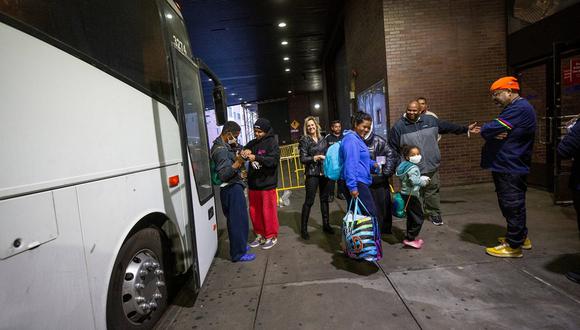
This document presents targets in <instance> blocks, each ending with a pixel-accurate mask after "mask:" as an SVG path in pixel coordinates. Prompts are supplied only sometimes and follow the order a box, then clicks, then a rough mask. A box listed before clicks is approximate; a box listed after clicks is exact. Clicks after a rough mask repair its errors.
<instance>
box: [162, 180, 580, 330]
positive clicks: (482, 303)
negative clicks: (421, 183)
mask: <svg viewBox="0 0 580 330" xmlns="http://www.w3.org/2000/svg"><path fill="white" fill-rule="evenodd" d="M441 195H442V207H443V220H444V222H445V224H444V225H443V226H440V227H437V226H434V225H432V224H431V223H430V222H425V224H424V225H423V229H422V231H421V235H420V236H421V237H422V238H423V239H424V240H425V246H424V247H423V249H421V250H410V249H405V248H402V244H401V241H402V240H403V235H404V230H405V221H402V220H398V221H395V223H394V229H393V232H394V235H383V253H384V258H383V260H381V261H380V262H378V267H377V266H375V265H373V264H370V263H368V262H359V261H354V260H351V259H348V258H347V257H345V256H344V255H343V254H342V253H341V251H340V247H339V242H340V234H339V230H338V228H339V226H340V222H341V218H342V216H343V215H344V208H345V205H344V204H345V203H344V201H341V200H336V201H335V202H333V203H331V204H332V205H331V223H332V224H333V225H335V226H336V227H335V228H336V229H337V230H336V232H337V233H336V234H335V235H327V234H324V233H322V225H321V220H320V211H319V206H318V203H319V202H318V199H317V200H316V202H315V205H314V207H313V209H312V214H311V221H310V230H309V231H310V234H311V239H310V241H307V242H305V241H303V240H301V239H300V238H299V223H300V210H301V206H302V202H303V201H304V193H303V191H296V192H294V193H293V195H292V197H291V203H292V204H291V206H289V207H284V208H281V209H279V217H280V237H279V243H278V245H277V246H275V247H274V248H272V249H271V250H268V251H265V250H260V249H254V250H253V251H255V252H256V253H257V259H256V260H255V261H254V262H251V263H231V262H230V261H229V260H228V259H227V251H228V248H227V247H228V242H227V235H225V234H224V235H222V238H221V240H220V252H219V255H218V257H216V259H215V260H214V264H213V266H212V268H211V270H210V274H209V275H208V278H207V279H206V282H205V284H204V285H203V288H202V289H201V292H200V294H199V296H198V298H197V300H196V301H195V302H193V301H192V298H191V294H190V293H189V292H188V291H187V289H184V290H182V292H181V293H180V295H179V297H178V298H177V299H176V301H175V302H174V304H173V305H172V306H171V307H170V309H169V310H168V312H167V313H166V315H165V316H164V319H163V320H162V321H161V322H160V323H159V324H158V328H159V329H354V328H365V329H500V328H501V329H578V328H580V313H579V311H580V285H578V284H575V283H572V282H570V281H568V280H567V279H566V278H565V277H564V275H563V274H564V273H566V272H567V271H570V270H574V269H580V239H579V234H578V230H577V228H576V218H575V213H574V210H573V207H560V206H554V205H552V202H551V198H550V195H549V194H548V193H546V192H544V191H540V190H536V189H529V192H528V199H527V206H528V208H527V210H528V228H529V237H530V239H531V240H532V243H533V249H532V250H530V251H524V252H525V253H524V254H525V256H524V258H521V259H499V258H494V257H491V256H487V255H486V254H485V252H484V247H486V246H492V245H494V244H496V238H497V237H498V236H503V234H504V232H505V220H504V219H503V218H502V217H501V213H500V211H499V208H498V206H497V200H496V196H495V193H494V191H493V185H491V184H482V185H473V186H462V187H453V188H444V189H442V191H441ZM394 219H395V220H397V218H394Z"/></svg>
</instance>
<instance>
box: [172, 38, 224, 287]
mask: <svg viewBox="0 0 580 330" xmlns="http://www.w3.org/2000/svg"><path fill="white" fill-rule="evenodd" d="M172 55H173V66H174V70H175V74H176V75H175V77H176V79H177V81H176V84H175V95H176V105H177V117H178V121H179V122H180V126H181V131H182V141H183V142H182V144H183V146H184V160H185V161H184V166H186V170H185V172H186V178H187V177H188V181H189V182H190V184H189V185H188V186H189V188H188V189H189V191H188V195H189V196H191V197H190V198H188V199H189V200H188V204H189V205H190V217H192V220H193V221H191V222H190V223H191V226H192V228H191V232H192V233H193V237H192V241H193V242H194V248H193V251H192V252H193V255H194V257H197V260H196V263H197V266H196V267H195V266H194V270H197V274H195V275H196V277H197V278H196V281H195V288H194V289H195V290H197V289H199V287H200V286H201V284H202V283H203V281H204V279H205V276H206V275H207V272H208V270H209V267H210V265H211V262H212V261H213V257H214V256H215V253H216V251H217V222H216V214H215V213H216V212H215V203H214V198H213V197H214V196H213V186H212V184H211V175H210V165H209V143H208V141H207V139H208V138H207V129H206V122H205V111H204V107H203V97H202V95H203V94H202V88H201V81H200V75H199V68H198V67H197V66H196V65H195V64H194V63H193V61H192V60H191V59H190V58H189V57H186V56H184V55H183V54H182V53H181V52H180V51H179V50H178V49H177V48H173V50H172Z"/></svg>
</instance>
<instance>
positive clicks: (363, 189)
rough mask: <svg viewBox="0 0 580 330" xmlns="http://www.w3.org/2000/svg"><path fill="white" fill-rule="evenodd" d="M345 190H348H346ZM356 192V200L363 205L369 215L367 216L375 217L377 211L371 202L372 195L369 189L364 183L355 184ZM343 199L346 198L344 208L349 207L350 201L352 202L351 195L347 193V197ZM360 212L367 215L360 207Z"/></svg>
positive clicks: (372, 201)
mask: <svg viewBox="0 0 580 330" xmlns="http://www.w3.org/2000/svg"><path fill="white" fill-rule="evenodd" d="M345 186H346V185H345ZM346 190H348V188H347V189H346ZM357 190H358V198H359V199H360V201H361V202H362V203H363V204H364V206H365V207H366V209H367V211H368V213H369V214H367V215H370V216H371V217H376V216H377V211H376V208H375V202H374V200H373V194H372V193H371V190H370V188H369V187H368V186H367V185H366V184H364V183H361V182H357ZM345 197H346V207H347V208H348V206H349V205H350V201H351V200H352V195H351V194H350V192H349V193H348V195H346V196H345ZM361 212H363V213H367V212H365V210H364V208H363V207H361Z"/></svg>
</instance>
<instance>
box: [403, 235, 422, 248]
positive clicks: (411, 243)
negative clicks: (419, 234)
mask: <svg viewBox="0 0 580 330" xmlns="http://www.w3.org/2000/svg"><path fill="white" fill-rule="evenodd" d="M423 243H425V242H424V241H423V240H422V239H420V238H419V239H415V240H414V241H409V240H403V244H404V245H406V246H410V247H412V248H415V249H420V248H421V247H422V246H423Z"/></svg>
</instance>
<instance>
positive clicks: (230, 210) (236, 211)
mask: <svg viewBox="0 0 580 330" xmlns="http://www.w3.org/2000/svg"><path fill="white" fill-rule="evenodd" d="M220 198H221V201H222V210H223V212H224V215H225V216H226V219H227V224H228V236H229V239H230V257H231V258H232V261H238V260H240V258H241V257H242V256H243V255H244V254H246V246H247V245H248V232H249V226H250V225H249V221H248V207H247V206H246V196H244V186H242V185H241V184H238V183H234V184H231V185H229V186H226V187H223V188H220Z"/></svg>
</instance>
